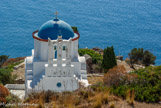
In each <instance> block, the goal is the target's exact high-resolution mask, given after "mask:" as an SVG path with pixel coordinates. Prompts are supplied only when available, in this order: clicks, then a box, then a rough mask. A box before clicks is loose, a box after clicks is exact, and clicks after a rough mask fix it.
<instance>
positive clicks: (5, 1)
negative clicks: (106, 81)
mask: <svg viewBox="0 0 161 108" xmlns="http://www.w3.org/2000/svg"><path fill="white" fill-rule="evenodd" d="M56 10H57V11H58V12H59V15H58V17H59V18H60V19H62V20H64V21H66V22H68V23H69V24H70V25H71V26H77V27H78V30H79V33H80V36H81V38H80V39H79V46H80V47H81V48H85V47H88V48H93V47H101V48H105V47H107V46H111V45H113V46H114V49H115V52H116V55H118V54H119V53H120V54H121V55H123V56H124V58H126V57H128V53H129V52H130V50H131V49H132V48H135V47H136V48H144V49H147V50H150V51H151V52H152V53H154V55H155V56H157V60H156V65H160V64H161V0H86V1H85V0H0V55H2V54H6V55H10V57H19V56H30V55H31V49H33V38H32V32H33V31H35V30H37V29H39V28H40V26H41V25H42V24H43V23H44V22H46V21H48V20H50V19H53V18H54V12H55V11H56Z"/></svg>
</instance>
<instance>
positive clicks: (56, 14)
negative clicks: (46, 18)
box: [55, 11, 58, 19]
mask: <svg viewBox="0 0 161 108" xmlns="http://www.w3.org/2000/svg"><path fill="white" fill-rule="evenodd" d="M55 17H56V19H57V18H58V12H57V11H56V12H55Z"/></svg>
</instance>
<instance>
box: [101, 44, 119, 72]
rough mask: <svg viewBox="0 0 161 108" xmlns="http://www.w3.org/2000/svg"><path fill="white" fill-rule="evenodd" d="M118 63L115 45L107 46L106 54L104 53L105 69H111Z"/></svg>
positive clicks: (103, 65) (103, 63)
mask: <svg viewBox="0 0 161 108" xmlns="http://www.w3.org/2000/svg"><path fill="white" fill-rule="evenodd" d="M116 65H117V62H116V59H115V52H114V48H113V46H112V47H107V48H105V49H104V54H103V61H102V67H103V69H105V70H109V69H111V68H113V67H114V66H116Z"/></svg>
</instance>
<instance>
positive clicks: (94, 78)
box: [88, 76, 103, 84]
mask: <svg viewBox="0 0 161 108" xmlns="http://www.w3.org/2000/svg"><path fill="white" fill-rule="evenodd" d="M88 82H89V84H96V83H97V82H103V77H101V76H99V77H97V76H91V77H88Z"/></svg>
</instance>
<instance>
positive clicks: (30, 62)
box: [25, 15, 88, 95]
mask: <svg viewBox="0 0 161 108" xmlns="http://www.w3.org/2000/svg"><path fill="white" fill-rule="evenodd" d="M32 36H33V39H34V49H32V55H31V56H29V57H26V59H25V88H26V89H25V94H26V95H27V94H28V93H29V92H31V91H43V90H44V91H47V90H52V91H55V92H63V91H74V90H77V89H78V88H79V84H80V83H81V84H83V85H84V86H88V80H87V70H86V60H85V57H84V56H79V54H78V40H79V38H80V35H79V33H78V32H76V31H73V29H72V28H71V26H70V25H69V24H68V23H66V22H64V21H63V20H60V19H58V18H57V15H56V18H55V19H53V20H49V21H47V22H45V23H44V24H43V25H42V26H41V27H40V29H39V30H37V31H34V32H33V33H32Z"/></svg>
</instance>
